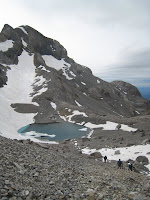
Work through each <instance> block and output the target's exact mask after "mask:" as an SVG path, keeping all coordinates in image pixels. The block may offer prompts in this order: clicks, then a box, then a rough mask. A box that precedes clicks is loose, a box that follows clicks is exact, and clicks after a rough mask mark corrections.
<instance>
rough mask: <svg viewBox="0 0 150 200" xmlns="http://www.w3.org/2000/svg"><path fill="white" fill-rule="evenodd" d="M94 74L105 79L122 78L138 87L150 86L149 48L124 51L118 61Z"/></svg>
mask: <svg viewBox="0 0 150 200" xmlns="http://www.w3.org/2000/svg"><path fill="white" fill-rule="evenodd" d="M105 69H106V70H103V71H102V73H101V74H100V73H98V74H96V75H97V76H101V78H103V79H105V80H107V81H113V80H124V81H127V82H130V83H132V84H134V85H136V86H138V87H150V48H149V49H141V50H140V51H135V52H130V51H128V52H127V53H124V54H123V56H122V58H121V61H120V63H116V65H115V66H108V67H107V68H105Z"/></svg>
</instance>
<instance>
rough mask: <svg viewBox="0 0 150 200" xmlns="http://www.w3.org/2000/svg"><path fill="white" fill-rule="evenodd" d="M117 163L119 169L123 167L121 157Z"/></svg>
mask: <svg viewBox="0 0 150 200" xmlns="http://www.w3.org/2000/svg"><path fill="white" fill-rule="evenodd" d="M117 165H118V168H119V169H121V168H122V167H123V164H122V161H121V160H120V159H119V160H118V161H117Z"/></svg>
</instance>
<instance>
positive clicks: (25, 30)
mask: <svg viewBox="0 0 150 200" xmlns="http://www.w3.org/2000/svg"><path fill="white" fill-rule="evenodd" d="M18 28H20V29H21V30H22V31H23V32H24V33H25V34H28V33H27V31H26V30H25V29H24V28H23V27H22V26H19V27H18Z"/></svg>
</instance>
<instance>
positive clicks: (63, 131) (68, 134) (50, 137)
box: [18, 122, 90, 141]
mask: <svg viewBox="0 0 150 200" xmlns="http://www.w3.org/2000/svg"><path fill="white" fill-rule="evenodd" d="M89 132H90V130H89V129H88V128H86V127H85V126H81V125H77V124H73V123H69V122H61V123H53V124H29V125H27V126H24V127H22V128H20V129H19V130H18V133H20V134H21V135H24V136H27V137H34V138H36V139H39V140H42V141H62V140H65V139H74V138H81V137H83V136H87V134H88V133H89Z"/></svg>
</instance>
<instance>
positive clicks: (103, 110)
mask: <svg viewBox="0 0 150 200" xmlns="http://www.w3.org/2000/svg"><path fill="white" fill-rule="evenodd" d="M7 40H12V41H13V47H12V48H9V49H8V50H7V51H0V63H1V64H0V87H3V86H4V85H5V84H6V82H7V80H8V79H9V77H7V76H6V74H7V69H8V68H9V65H11V64H15V65H17V64H18V57H19V56H20V55H21V54H22V52H23V51H26V52H28V54H29V55H34V60H33V63H34V65H35V66H36V70H35V79H38V77H39V76H42V77H43V79H45V82H46V84H47V90H46V91H45V92H43V93H42V94H39V95H36V94H38V91H39V90H41V89H42V87H44V84H43V85H41V86H37V85H36V84H35V82H36V81H35V80H33V85H32V86H33V90H34V92H33V93H32V94H31V96H32V98H33V100H32V101H33V102H37V103H38V104H39V109H38V110H39V111H38V113H37V115H36V117H35V122H37V123H38V122H41V123H42V122H46V123H49V122H51V119H52V118H54V116H55V119H56V120H57V121H61V119H60V116H59V114H61V115H62V116H64V115H71V114H72V111H73V110H78V111H79V112H84V113H86V114H87V116H88V119H87V117H85V116H83V115H76V116H74V117H73V118H72V120H74V121H75V122H83V121H84V122H88V121H91V122H92V123H97V121H98V119H100V118H101V117H102V116H112V118H113V116H116V117H122V116H125V117H131V116H136V115H140V114H148V113H149V112H150V101H149V100H146V99H143V98H142V97H141V94H140V92H139V91H138V89H137V88H136V87H134V86H132V85H131V84H128V83H125V82H122V81H115V82H112V83H108V82H106V81H103V80H101V79H100V78H97V77H95V76H94V75H93V74H92V72H91V70H90V69H89V68H87V67H85V66H82V65H79V64H77V63H76V62H75V61H74V60H73V59H71V58H69V57H68V56H67V51H66V49H65V48H64V47H63V46H62V45H61V44H60V43H59V42H58V41H56V40H53V39H50V38H47V37H45V36H43V35H42V34H41V33H39V32H38V31H36V30H35V29H33V28H31V27H29V26H21V27H18V28H15V29H13V28H12V27H10V26H9V25H5V26H4V28H3V30H2V32H1V33H0V42H5V41H7ZM45 55H49V56H52V57H53V58H54V59H57V61H62V60H64V61H65V62H66V64H65V65H64V67H63V68H61V69H59V70H56V69H54V68H53V67H51V64H46V61H45V60H44V57H43V56H45ZM50 102H54V103H55V104H56V105H57V111H56V110H54V109H53V108H52V107H50V108H49V109H47V108H48V107H49V105H50ZM77 102H78V103H77ZM12 103H13V104H15V103H17V102H12ZM24 104H26V102H23V104H22V107H21V105H19V108H18V109H16V111H17V112H23V113H24V108H23V105H24ZM66 108H68V109H71V111H70V112H69V113H67V110H66ZM28 110H29V109H28ZM31 110H32V109H31ZM41 111H42V116H41V114H39V113H40V112H41ZM52 116H53V117H52Z"/></svg>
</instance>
